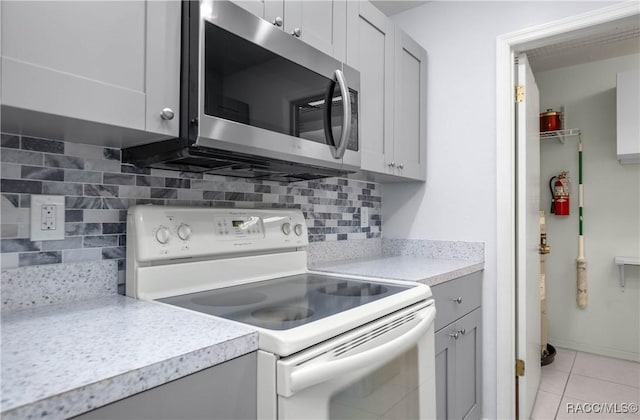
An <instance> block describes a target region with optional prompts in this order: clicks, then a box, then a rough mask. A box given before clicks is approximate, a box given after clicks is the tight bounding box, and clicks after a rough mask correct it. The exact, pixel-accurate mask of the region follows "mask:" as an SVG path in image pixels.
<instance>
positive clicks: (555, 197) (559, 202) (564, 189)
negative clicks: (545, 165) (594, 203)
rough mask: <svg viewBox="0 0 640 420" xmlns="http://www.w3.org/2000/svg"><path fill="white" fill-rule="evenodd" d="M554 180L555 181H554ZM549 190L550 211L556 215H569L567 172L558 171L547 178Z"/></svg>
mask: <svg viewBox="0 0 640 420" xmlns="http://www.w3.org/2000/svg"><path fill="white" fill-rule="evenodd" d="M554 180H555V181H554ZM549 189H550V190H551V213H553V214H555V215H556V216H568V215H569V173H568V172H566V171H562V172H560V174H559V175H558V176H552V177H551V179H550V180H549Z"/></svg>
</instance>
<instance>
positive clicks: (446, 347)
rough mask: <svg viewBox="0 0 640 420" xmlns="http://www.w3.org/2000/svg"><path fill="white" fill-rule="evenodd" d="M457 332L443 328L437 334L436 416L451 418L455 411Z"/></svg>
mask: <svg viewBox="0 0 640 420" xmlns="http://www.w3.org/2000/svg"><path fill="white" fill-rule="evenodd" d="M454 332H455V330H454V329H451V328H443V329H441V330H440V331H438V332H437V333H436V334H435V353H436V418H437V419H450V418H453V413H454V412H455V405H454V403H455V398H454V396H455V392H456V389H455V381H454V379H455V370H456V364H455V359H456V356H455V339H454V338H453V337H452V336H451V334H453V333H454Z"/></svg>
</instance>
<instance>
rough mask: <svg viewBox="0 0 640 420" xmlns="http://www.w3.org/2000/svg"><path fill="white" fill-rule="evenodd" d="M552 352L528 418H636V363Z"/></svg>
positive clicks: (639, 386) (639, 398) (639, 391)
mask: <svg viewBox="0 0 640 420" xmlns="http://www.w3.org/2000/svg"><path fill="white" fill-rule="evenodd" d="M556 351H557V353H556V357H555V359H554V361H553V363H551V364H549V365H547V366H543V367H542V379H541V380H540V386H539V387H538V395H537V397H536V401H535V404H534V406H533V412H532V414H531V418H532V419H534V420H553V419H559V420H560V419H562V420H564V419H612V420H617V419H640V413H639V412H638V404H640V363H637V362H630V361H627V360H620V359H613V358H611V357H604V356H599V355H596V354H590V353H583V352H579V351H578V352H576V351H573V350H567V349H562V348H556ZM607 410H609V411H607ZM589 411H594V412H589ZM597 411H599V412H597Z"/></svg>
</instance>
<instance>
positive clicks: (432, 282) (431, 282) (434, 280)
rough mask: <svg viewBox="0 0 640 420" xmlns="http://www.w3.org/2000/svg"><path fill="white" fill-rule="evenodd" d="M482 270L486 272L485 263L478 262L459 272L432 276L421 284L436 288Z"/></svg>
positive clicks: (458, 270) (453, 271) (454, 271)
mask: <svg viewBox="0 0 640 420" xmlns="http://www.w3.org/2000/svg"><path fill="white" fill-rule="evenodd" d="M482 270H484V262H477V263H474V264H473V265H470V266H468V267H464V268H459V269H457V270H452V271H449V272H447V273H443V274H440V275H436V276H432V277H430V278H428V279H426V280H425V281H421V282H420V283H424V284H426V285H428V286H436V285H438V284H441V283H445V282H448V281H450V280H453V279H457V278H459V277H462V276H466V275H467V274H472V273H476V272H478V271H482Z"/></svg>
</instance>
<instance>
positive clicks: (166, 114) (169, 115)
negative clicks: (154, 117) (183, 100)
mask: <svg viewBox="0 0 640 420" xmlns="http://www.w3.org/2000/svg"><path fill="white" fill-rule="evenodd" d="M174 115H175V113H174V112H173V109H171V108H164V109H163V110H162V112H160V118H162V119H163V120H172V119H173V116H174Z"/></svg>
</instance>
